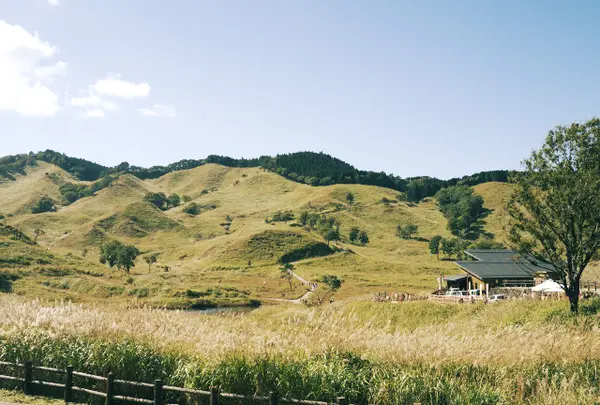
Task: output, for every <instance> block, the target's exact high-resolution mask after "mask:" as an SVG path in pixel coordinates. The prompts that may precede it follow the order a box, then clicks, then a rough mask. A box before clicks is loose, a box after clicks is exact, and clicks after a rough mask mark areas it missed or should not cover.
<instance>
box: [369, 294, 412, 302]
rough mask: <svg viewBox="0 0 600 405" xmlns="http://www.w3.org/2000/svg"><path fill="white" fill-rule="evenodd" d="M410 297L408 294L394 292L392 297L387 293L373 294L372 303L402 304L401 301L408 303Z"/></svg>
mask: <svg viewBox="0 0 600 405" xmlns="http://www.w3.org/2000/svg"><path fill="white" fill-rule="evenodd" d="M410 297H411V295H410V294H405V293H397V292H395V293H393V294H392V295H389V294H388V293H387V292H383V293H374V294H373V301H375V302H385V301H397V302H403V301H408V300H409V299H410Z"/></svg>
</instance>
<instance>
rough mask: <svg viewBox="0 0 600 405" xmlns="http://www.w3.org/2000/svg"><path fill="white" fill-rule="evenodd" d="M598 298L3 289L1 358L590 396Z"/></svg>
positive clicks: (371, 396) (599, 357) (330, 382)
mask: <svg viewBox="0 0 600 405" xmlns="http://www.w3.org/2000/svg"><path fill="white" fill-rule="evenodd" d="M598 305H599V303H598V302H586V303H584V304H583V314H582V315H580V316H577V317H575V316H572V315H570V314H569V312H568V305H567V303H565V302H561V301H520V302H519V301H513V302H504V303H498V304H489V305H484V304H472V305H461V306H457V305H443V304H435V303H430V302H427V301H422V302H408V303H401V304H391V303H373V302H346V303H336V304H333V305H326V306H323V307H318V308H303V307H299V306H294V305H284V306H278V307H262V308H259V309H257V310H255V311H253V312H250V313H245V314H230V315H216V316H213V315H200V314H197V313H194V312H187V311H169V310H157V309H150V308H144V307H142V308H132V307H123V306H120V305H112V306H110V305H105V304H103V305H89V304H63V303H54V304H52V303H44V302H41V301H33V302H32V301H28V300H24V299H21V298H17V297H14V296H12V297H11V296H10V295H7V296H4V297H2V298H0V319H2V324H1V325H2V326H1V333H0V358H2V359H5V360H9V361H23V360H24V359H25V358H27V359H32V360H34V361H35V362H36V363H37V364H52V365H55V366H58V367H65V366H66V365H68V364H72V365H74V366H75V367H76V368H78V369H85V370H88V371H90V372H95V373H100V374H102V373H106V372H107V371H108V370H110V371H113V372H115V373H116V374H117V375H119V376H121V377H123V378H130V379H137V380H146V381H153V379H154V378H157V377H161V378H163V379H164V380H165V381H169V382H170V383H172V384H176V385H186V386H189V387H196V388H203V389H206V388H207V387H208V386H210V385H214V384H217V385H219V386H221V387H222V388H223V390H224V391H225V392H236V393H243V394H253V393H265V392H268V391H269V390H273V389H277V390H278V391H279V392H281V393H282V394H284V395H286V396H288V397H296V398H313V399H320V400H330V399H331V398H333V397H335V396H336V395H344V396H346V397H348V398H349V399H350V400H351V401H352V402H353V403H358V404H367V403H369V404H382V405H383V404H390V405H391V404H413V403H415V402H421V403H427V404H465V403H469V404H559V403H560V404H573V405H574V404H594V403H597V402H596V401H597V400H598V398H600V391H599V389H598V378H599V377H598V375H599V370H600V343H599V342H600V339H599V336H598V334H599V330H600V328H599V326H600V323H599V321H598V318H597V316H595V315H592V314H595V313H596V311H597V307H598Z"/></svg>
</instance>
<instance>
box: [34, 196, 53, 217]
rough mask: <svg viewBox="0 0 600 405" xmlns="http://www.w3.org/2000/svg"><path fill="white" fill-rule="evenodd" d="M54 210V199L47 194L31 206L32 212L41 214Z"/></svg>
mask: <svg viewBox="0 0 600 405" xmlns="http://www.w3.org/2000/svg"><path fill="white" fill-rule="evenodd" d="M54 211H56V204H55V203H54V200H53V199H52V198H50V197H48V196H43V197H42V198H40V199H39V200H38V202H37V203H35V205H34V206H33V207H32V208H31V212H32V213H33V214H41V213H43V212H54Z"/></svg>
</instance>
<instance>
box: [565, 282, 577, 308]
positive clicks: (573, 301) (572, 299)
mask: <svg viewBox="0 0 600 405" xmlns="http://www.w3.org/2000/svg"><path fill="white" fill-rule="evenodd" d="M567 296H568V297H569V305H570V308H571V313H573V314H576V313H577V312H578V311H579V283H575V284H573V285H571V286H570V288H569V289H568V290H567Z"/></svg>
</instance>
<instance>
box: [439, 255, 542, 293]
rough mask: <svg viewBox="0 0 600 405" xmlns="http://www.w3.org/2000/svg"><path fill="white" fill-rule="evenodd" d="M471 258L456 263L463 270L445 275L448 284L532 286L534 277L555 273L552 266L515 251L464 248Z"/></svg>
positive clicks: (459, 285) (469, 286) (484, 287)
mask: <svg viewBox="0 0 600 405" xmlns="http://www.w3.org/2000/svg"><path fill="white" fill-rule="evenodd" d="M465 254H466V255H467V256H468V257H470V258H472V260H461V261H457V262H455V264H456V265H457V266H459V267H460V268H461V269H462V270H463V271H464V273H463V274H461V275H455V276H447V277H444V281H446V282H447V284H448V287H458V288H460V289H467V288H469V289H481V290H486V289H488V288H492V287H531V286H533V285H535V280H536V279H540V280H542V279H545V278H548V277H552V276H554V268H553V267H552V266H551V265H549V264H547V263H543V262H540V261H537V260H535V259H534V258H533V257H529V256H522V255H520V254H519V253H518V252H517V251H514V250H465Z"/></svg>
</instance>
